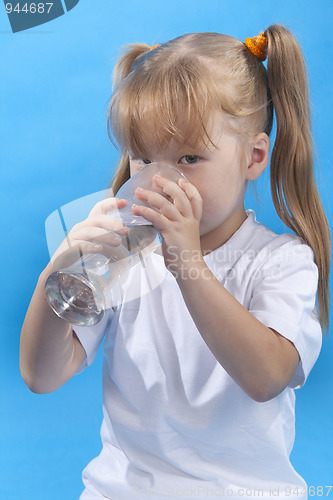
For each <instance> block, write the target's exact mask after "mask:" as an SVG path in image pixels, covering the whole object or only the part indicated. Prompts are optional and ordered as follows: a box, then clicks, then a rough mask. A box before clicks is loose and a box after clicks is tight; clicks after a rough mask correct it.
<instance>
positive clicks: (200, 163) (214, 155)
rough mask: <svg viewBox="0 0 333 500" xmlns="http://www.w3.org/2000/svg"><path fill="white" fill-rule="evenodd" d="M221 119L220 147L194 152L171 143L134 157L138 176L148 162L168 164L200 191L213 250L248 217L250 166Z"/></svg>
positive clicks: (215, 130)
mask: <svg viewBox="0 0 333 500" xmlns="http://www.w3.org/2000/svg"><path fill="white" fill-rule="evenodd" d="M222 125H223V122H222V120H221V119H217V120H216V121H215V122H214V124H213V127H212V128H211V133H210V137H211V139H212V141H213V143H214V145H215V146H216V148H214V147H213V146H211V147H210V149H209V148H203V149H198V151H195V152H193V151H192V152H191V154H189V151H188V150H186V147H179V146H174V145H172V144H170V145H169V146H168V147H167V148H166V149H165V150H164V151H163V152H161V151H156V150H154V149H153V148H151V149H149V150H150V151H151V154H150V157H149V158H131V159H130V172H131V176H132V175H134V174H135V173H136V172H137V171H138V170H140V168H142V167H143V166H144V165H145V164H147V163H151V162H161V163H167V164H169V165H171V166H173V167H174V168H177V170H179V171H181V172H182V173H183V174H184V175H185V177H186V178H187V180H188V181H189V182H191V183H192V184H193V185H194V186H195V187H196V188H197V190H198V191H199V193H200V195H201V198H202V200H203V213H202V218H201V221H200V235H201V237H203V236H205V237H206V239H207V237H208V240H209V241H210V246H211V248H210V250H213V249H214V248H213V247H215V248H216V247H217V246H220V245H221V244H223V243H224V242H225V241H226V240H227V239H229V237H230V236H231V235H232V234H233V232H234V231H236V230H237V229H238V227H239V226H240V225H241V223H242V222H243V221H244V220H245V219H246V213H245V209H244V195H245V191H246V168H245V166H244V165H243V166H242V162H241V154H240V152H241V149H240V141H239V138H238V137H237V136H235V135H231V134H228V133H226V132H224V131H223V128H222Z"/></svg>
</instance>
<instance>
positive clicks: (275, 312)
mask: <svg viewBox="0 0 333 500" xmlns="http://www.w3.org/2000/svg"><path fill="white" fill-rule="evenodd" d="M317 286H318V269H317V266H316V264H315V263H314V259H313V252H312V250H311V248H310V247H309V246H307V245H305V244H303V243H302V242H301V240H300V239H299V238H297V239H295V240H293V241H290V242H288V243H285V244H283V245H282V246H281V247H279V248H277V249H275V250H274V251H272V252H271V255H270V256H268V257H267V258H266V259H265V261H264V263H263V265H262V266H261V267H260V268H259V269H258V272H257V276H256V277H255V284H254V287H253V294H252V299H251V302H250V308H249V311H250V312H251V314H253V315H254V316H255V317H256V318H257V319H258V320H259V321H261V322H262V323H263V324H264V325H266V326H267V327H269V328H272V329H274V330H276V331H277V332H278V333H279V334H280V335H283V336H284V337H285V338H287V339H288V340H290V341H291V342H292V343H293V344H294V345H295V347H296V349H297V351H298V353H299V356H300V363H299V365H298V368H297V370H296V373H295V374H294V376H293V378H292V380H291V381H290V383H289V386H290V387H292V388H299V387H301V386H302V385H303V384H304V382H305V381H306V379H307V377H308V375H309V373H310V371H311V369H312V367H313V365H314V363H315V362H316V360H317V358H318V356H319V353H320V349H321V345H322V331H321V327H320V324H319V320H318V316H317V313H316V307H315V304H316V293H317Z"/></svg>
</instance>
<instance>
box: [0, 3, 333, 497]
mask: <svg viewBox="0 0 333 500" xmlns="http://www.w3.org/2000/svg"><path fill="white" fill-rule="evenodd" d="M332 19H333V2H331V1H330V0H326V1H324V0H317V1H316V2H313V1H310V0H303V1H301V0H293V1H292V2H291V1H290V0H288V1H284V0H280V1H279V2H273V1H267V0H266V1H263V0H257V1H255V2H249V1H243V0H233V1H232V2H231V1H229V0H228V1H225V0H205V1H204V0H191V1H188V0H183V1H180V0H159V1H156V0H155V1H149V0H141V1H133V0H123V1H121V2H120V1H115V0H98V1H96V2H95V1H93V0H81V1H80V2H79V4H78V5H77V6H76V7H75V8H74V9H73V10H71V11H70V12H69V13H67V14H66V15H64V16H61V17H59V18H58V19H56V20H54V21H52V22H50V23H48V24H44V25H43V26H40V27H36V28H33V29H30V30H27V31H24V32H21V33H16V34H13V33H12V32H11V30H10V25H9V21H8V18H7V16H6V11H5V8H4V6H3V4H0V47H1V53H0V68H1V69H0V71H1V79H0V90H1V92H0V138H1V145H0V151H1V153H0V162H1V169H0V191H1V228H2V229H1V239H2V244H1V256H0V257H1V260H0V262H1V283H2V285H1V301H0V308H1V310H0V325H1V350H0V352H1V354H0V356H1V359H0V387H1V412H0V429H1V433H0V471H1V475H2V477H1V479H0V498H3V499H6V500H18V499H22V498H24V499H26V500H28V499H33V500H45V499H47V500H59V499H60V498H61V499H64V500H72V499H73V500H74V499H78V497H79V495H80V492H81V490H82V483H81V471H82V469H83V468H84V466H85V465H86V464H87V463H88V461H89V460H91V459H92V458H93V457H94V456H96V455H97V454H98V453H99V451H100V439H99V427H100V423H101V419H102V411H101V403H102V392H101V379H100V377H101V354H99V355H98V357H97V359H96V361H95V362H94V364H93V365H92V366H91V367H90V368H89V369H87V370H85V372H83V373H82V374H81V375H80V376H76V377H74V378H73V379H72V380H70V381H69V382H68V383H67V384H66V385H65V386H64V387H62V388H61V389H59V390H58V391H57V392H55V393H53V394H49V395H43V396H40V395H35V394H32V393H31V392H30V391H29V390H28V389H27V388H26V386H25V385H24V383H23V381H22V380H21V378H20V373H19V367H18V352H19V336H20V330H21V326H22V323H23V319H24V316H25V312H26V310H27V307H28V304H29V301H30V298H31V295H32V293H33V290H34V288H35V285H36V281H37V278H38V276H39V274H40V272H41V271H42V269H43V268H44V267H45V265H46V264H47V262H48V251H47V244H46V239H45V230H44V221H45V219H46V218H47V216H48V215H49V214H50V213H51V212H52V211H53V210H55V209H56V208H57V207H59V206H61V205H63V204H65V203H68V202H70V201H72V200H75V199H76V198H80V197H82V196H85V195H88V194H90V193H92V192H95V191H99V190H101V189H104V188H105V187H107V185H108V183H109V182H110V180H111V178H112V174H113V172H114V167H115V165H116V162H117V158H118V152H117V150H116V149H115V148H114V146H113V145H112V144H111V143H110V142H109V139H108V136H107V133H106V116H107V101H108V98H109V96H110V91H111V73H112V69H113V66H114V63H115V61H116V58H117V55H118V54H119V50H120V48H121V47H122V46H123V45H125V44H127V43H129V42H135V41H145V42H147V43H149V44H155V43H159V42H164V41H167V40H168V39H170V38H173V37H175V36H178V35H180V34H183V33H186V32H192V31H219V32H224V33H227V34H230V35H233V36H235V37H238V38H239V39H241V40H244V38H245V37H246V36H250V35H251V36H253V35H256V34H258V33H259V32H260V31H261V30H262V29H263V28H265V27H267V26H268V25H269V24H272V23H276V22H278V23H283V24H285V25H287V27H289V28H290V29H291V30H292V31H293V32H294V34H295V35H296V37H297V38H298V40H299V42H300V44H301V46H302V47H303V50H304V54H305V58H306V61H307V64H308V70H309V79H310V87H311V92H312V94H311V95H312V98H311V99H312V103H311V104H312V113H313V131H314V139H315V143H316V158H317V163H318V166H319V168H318V170H317V174H316V175H317V179H318V185H319V190H320V193H321V196H322V201H323V204H324V208H325V210H326V213H327V216H328V218H329V221H330V223H332V220H333V204H332V201H331V193H332V182H333V175H332V147H331V137H332V135H333V134H332V132H333V130H332V121H331V113H332V83H331V80H332V76H333V75H332V69H333V68H332V64H333V63H332V61H333V44H332V28H333V21H332ZM250 207H251V208H254V209H255V211H256V212H257V217H258V219H259V220H261V221H262V222H264V223H265V224H266V225H268V226H270V227H271V228H272V229H273V230H275V231H277V232H281V231H283V230H284V228H283V225H282V223H281V222H280V221H279V219H278V217H277V216H276V214H275V212H274V208H273V206H272V202H271V197H270V188H269V178H268V175H267V174H264V175H263V177H262V178H261V179H260V180H259V181H258V183H257V196H255V195H253V194H252V192H249V194H248V195H247V208H250ZM331 336H332V334H331ZM332 353H333V348H332V340H327V339H325V340H324V345H323V350H322V353H321V355H320V358H319V361H318V362H317V364H316V366H315V368H314V369H313V371H312V373H311V375H310V377H309V379H308V381H307V383H306V385H305V386H304V388H302V389H301V390H300V391H297V406H296V414H297V426H296V442H295V447H294V450H293V453H292V460H293V464H294V466H295V468H296V470H297V471H298V472H299V473H300V474H301V475H302V476H303V477H304V478H305V479H306V481H307V483H308V485H313V486H315V487H317V486H321V485H323V486H325V485H332V483H333V472H332V471H333V465H332V464H333V439H332V432H333V404H332V383H333V380H332V378H333V377H332V368H331V367H332ZM325 493H326V491H325ZM329 497H331V498H333V491H331V493H330V495H329Z"/></svg>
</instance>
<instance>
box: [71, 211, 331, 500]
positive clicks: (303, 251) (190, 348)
mask: <svg viewBox="0 0 333 500" xmlns="http://www.w3.org/2000/svg"><path fill="white" fill-rule="evenodd" d="M247 215H248V217H247V219H246V220H245V222H244V223H243V224H242V226H241V227H240V228H239V229H238V230H237V231H236V233H235V234H234V235H233V236H232V237H231V238H230V239H229V240H228V241H227V242H226V243H225V244H224V245H223V246H222V247H220V248H218V249H216V250H215V251H213V252H211V253H210V254H208V255H207V256H205V257H204V259H205V261H206V264H207V266H208V267H209V268H210V269H211V270H212V271H213V273H214V274H215V276H216V277H217V278H218V279H219V280H220V282H221V283H222V284H223V285H224V286H225V288H226V289H227V290H229V292H231V293H232V295H233V296H234V297H236V299H237V300H238V301H239V302H240V303H241V304H243V306H244V307H245V308H246V309H248V310H249V311H250V312H251V313H252V314H253V315H254V316H255V317H256V318H258V319H259V320H260V321H261V322H262V323H263V324H265V325H266V326H268V327H271V328H273V329H274V330H276V331H277V332H279V333H280V334H281V335H284V336H285V337H286V338H288V339H289V340H291V341H292V342H293V343H294V345H295V346H296V348H297V350H298V352H299V355H300V358H301V362H300V364H299V366H298V369H297V372H296V373H295V375H294V377H293V379H292V380H291V382H290V385H289V387H287V388H286V389H285V390H284V391H283V392H282V393H281V394H279V395H278V396H277V397H275V398H273V399H271V400H270V401H267V402H264V403H259V402H256V401H254V400H252V399H251V398H250V397H249V396H248V395H247V394H246V393H245V392H244V391H243V390H242V389H241V388H240V387H239V386H238V385H237V384H236V383H235V382H234V381H233V379H232V378H231V377H230V376H229V375H228V374H227V373H226V371H225V370H224V369H223V367H222V366H221V365H220V364H219V363H218V362H217V360H216V359H215V357H214V356H213V354H212V352H211V351H210V350H209V348H208V347H207V345H206V343H205V342H204V340H203V339H202V337H201V335H200V333H199V331H198V330H197V328H196V326H195V324H194V322H193V320H192V318H191V316H190V314H189V312H188V310H187V308H186V306H185V303H184V301H183V298H182V295H181V292H180V290H179V287H178V285H177V282H176V280H175V278H174V277H173V276H172V274H171V273H170V272H169V271H168V270H167V269H166V268H165V265H164V260H163V257H162V256H161V255H157V254H152V255H150V256H149V257H147V258H146V259H145V267H144V266H142V265H141V264H139V265H136V266H135V267H134V268H132V270H131V271H130V273H129V275H128V277H127V279H126V283H123V284H122V285H121V286H120V287H119V290H118V293H119V297H120V299H119V306H117V307H115V308H114V310H109V311H108V313H107V314H106V315H105V316H104V318H103V320H102V321H101V322H100V323H99V324H97V325H96V326H94V327H77V326H74V327H73V328H74V330H75V332H76V334H77V335H78V337H79V339H80V341H81V343H82V345H83V347H84V349H85V350H86V353H87V359H86V361H85V364H84V366H86V365H90V364H91V362H92V361H93V359H94V357H95V355H96V352H97V350H98V348H99V346H100V344H101V342H102V339H103V338H104V336H105V335H106V337H105V341H104V361H103V386H104V403H103V412H104V420H103V423H102V428H101V438H102V442H103V449H102V452H101V454H100V455H99V456H98V457H97V458H95V459H94V460H92V462H90V464H89V465H88V466H87V467H86V469H85V470H84V472H83V481H84V484H85V486H86V489H85V491H84V492H83V494H82V496H81V499H82V500H92V499H97V498H111V499H112V500H129V499H131V498H140V499H144V500H147V499H151V498H154V499H166V498H172V499H177V500H185V499H188V498H189V497H194V498H207V497H208V498H209V497H211V498H215V499H216V498H217V499H218V498H225V497H229V498H233V499H235V498H244V497H248V498H251V497H259V498H264V499H271V498H272V497H274V496H278V498H279V499H281V498H295V499H296V498H297V500H300V499H304V498H307V495H306V491H305V490H306V484H305V482H304V480H303V479H302V478H301V477H300V476H299V475H298V474H297V473H296V471H295V470H294V469H293V467H292V465H291V463H290V461H289V455H290V452H291V449H292V446H293V442H294V430H295V411H294V410H295V394H294V388H297V387H300V386H302V385H303V384H304V382H305V379H306V377H307V376H308V374H309V372H310V370H311V368H312V366H313V364H314V363H315V361H316V359H317V357H318V355H319V352H320V348H321V341H322V333H321V328H320V325H319V322H318V319H317V315H316V313H315V298H316V289H317V280H318V271H317V267H316V265H315V264H314V262H313V253H312V250H311V249H310V248H309V247H308V246H306V245H305V244H303V243H302V241H301V239H300V238H298V237H296V236H294V235H291V234H283V235H277V234H275V233H273V232H272V231H271V230H269V229H268V228H267V227H265V226H264V225H262V224H260V223H258V222H257V221H256V219H255V214H254V212H252V211H250V210H249V211H248V212H247ZM193 286H195V280H193ZM138 291H139V292H140V291H141V293H138ZM206 300H207V303H209V297H207V298H206ZM202 307H203V308H204V307H206V304H205V302H203V303H202ZM84 366H82V367H81V369H83V368H84Z"/></svg>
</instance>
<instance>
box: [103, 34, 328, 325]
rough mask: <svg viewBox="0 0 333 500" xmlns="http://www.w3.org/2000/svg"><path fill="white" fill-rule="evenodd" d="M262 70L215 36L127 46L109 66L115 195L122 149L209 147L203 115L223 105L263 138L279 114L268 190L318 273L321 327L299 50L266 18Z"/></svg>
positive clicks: (122, 172) (324, 283)
mask: <svg viewBox="0 0 333 500" xmlns="http://www.w3.org/2000/svg"><path fill="white" fill-rule="evenodd" d="M266 36H267V38H268V64H267V70H266V69H265V67H264V65H263V63H262V62H260V61H259V60H258V59H257V58H256V57H255V56H254V55H253V54H252V53H251V52H250V51H249V50H248V49H247V48H246V46H245V45H244V43H242V42H240V41H239V40H237V39H235V38H232V37H229V36H226V35H222V34H218V33H192V34H188V35H183V36H181V37H178V38H175V39H173V40H171V41H169V42H167V43H165V44H163V45H161V46H159V47H157V48H155V49H154V50H152V51H150V47H149V46H148V45H146V44H132V45H129V46H128V47H127V49H126V51H125V53H124V55H123V56H122V57H121V58H120V60H119V61H118V63H117V65H116V67H115V73H114V93H113V96H112V99H111V103H110V109H109V116H108V131H109V135H110V138H111V140H113V137H115V139H116V140H117V142H118V143H119V144H120V146H121V148H122V155H121V158H120V161H119V164H118V168H117V171H116V174H115V177H114V179H113V183H112V189H113V191H114V193H117V191H118V190H119V188H120V187H121V185H122V184H123V183H124V182H125V181H126V180H127V179H128V178H129V176H130V170H129V154H131V155H132V156H134V157H139V158H148V157H149V149H150V147H151V145H154V146H155V147H158V149H160V150H163V148H164V147H166V146H167V144H168V143H169V142H170V140H171V139H172V140H173V141H175V143H176V144H179V145H181V144H182V145H184V144H186V145H187V146H188V148H189V149H188V154H191V151H192V150H193V152H195V151H196V148H197V147H198V146H199V144H202V143H203V144H204V145H205V146H207V147H214V144H213V142H212V140H211V139H210V137H209V134H208V132H207V126H208V123H209V119H210V118H211V117H212V116H213V115H216V112H220V113H222V114H223V116H224V117H225V118H226V123H227V126H228V128H229V129H230V131H232V132H234V133H237V134H239V135H240V137H242V138H244V137H247V136H253V135H256V134H257V133H260V132H265V133H267V134H268V135H269V134H270V132H271V128H272V123H273V109H274V110H275V116H276V125H277V132H276V139H275V144H274V147H273V151H272V157H271V167H270V168H271V190H272V196H273V202H274V206H275V208H276V211H277V213H278V215H279V217H280V218H281V220H282V221H283V222H284V223H285V224H286V225H287V226H288V227H289V228H290V229H291V230H292V231H294V232H295V233H296V234H297V235H298V236H300V237H301V238H302V239H303V240H304V242H305V243H307V244H308V245H309V246H310V247H311V248H312V250H313V252H314V258H315V262H316V264H317V266H318V271H319V282H318V304H319V315H320V321H321V325H322V327H323V329H327V328H328V316H329V291H328V279H329V269H330V254H331V239H330V231H329V226H328V223H327V219H326V216H325V213H324V210H323V207H322V204H321V202H320V198H319V195H318V191H317V188H316V183H315V177H314V162H313V151H312V137H311V124H310V111H309V99H308V89H307V87H308V85H307V76H306V69H305V63H304V59H303V55H302V51H301V49H300V47H299V45H298V43H297V41H296V39H295V38H294V36H293V35H292V34H291V33H290V31H288V30H287V29H286V28H285V27H283V26H280V25H272V26H270V27H269V28H267V30H266Z"/></svg>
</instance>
